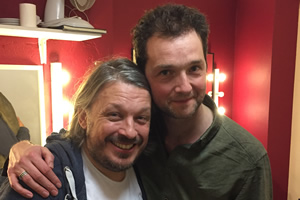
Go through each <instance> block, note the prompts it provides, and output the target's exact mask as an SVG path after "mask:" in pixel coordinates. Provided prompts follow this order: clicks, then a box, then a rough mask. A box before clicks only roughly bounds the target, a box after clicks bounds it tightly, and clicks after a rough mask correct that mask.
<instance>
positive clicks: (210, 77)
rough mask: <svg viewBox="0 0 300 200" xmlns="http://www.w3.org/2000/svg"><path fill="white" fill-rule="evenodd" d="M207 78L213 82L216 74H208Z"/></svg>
mask: <svg viewBox="0 0 300 200" xmlns="http://www.w3.org/2000/svg"><path fill="white" fill-rule="evenodd" d="M206 78H207V81H209V82H213V80H214V75H213V74H208V75H207V77H206Z"/></svg>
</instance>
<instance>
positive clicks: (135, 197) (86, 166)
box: [81, 150, 142, 200]
mask: <svg viewBox="0 0 300 200" xmlns="http://www.w3.org/2000/svg"><path fill="white" fill-rule="evenodd" d="M81 155H82V160H83V172H84V177H85V186H86V193H87V199H88V200H95V199H99V200H100V199H101V200H102V199H103V200H104V199H105V200H106V199H107V200H142V192H141V189H140V186H139V184H138V182H137V179H136V175H135V172H134V170H133V168H132V167H131V168H129V169H128V170H126V176H125V178H124V180H123V181H121V182H117V181H113V180H111V179H109V178H108V177H106V176H105V175H104V174H102V173H101V172H100V171H99V170H98V169H97V168H96V167H95V166H94V165H93V164H92V163H91V162H90V160H89V159H88V157H87V155H86V154H85V152H84V151H83V150H82V151H81Z"/></svg>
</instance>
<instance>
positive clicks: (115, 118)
mask: <svg viewBox="0 0 300 200" xmlns="http://www.w3.org/2000/svg"><path fill="white" fill-rule="evenodd" d="M107 118H108V120H110V121H118V120H120V119H121V118H122V116H121V114H120V113H118V112H110V113H107Z"/></svg>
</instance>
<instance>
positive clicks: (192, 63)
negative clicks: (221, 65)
mask: <svg viewBox="0 0 300 200" xmlns="http://www.w3.org/2000/svg"><path fill="white" fill-rule="evenodd" d="M195 64H199V65H204V66H206V62H205V61H204V60H202V59H201V60H193V61H191V62H189V63H185V64H184V65H195ZM172 67H176V65H172V64H166V65H165V64H161V65H157V66H156V67H155V68H156V69H168V68H172Z"/></svg>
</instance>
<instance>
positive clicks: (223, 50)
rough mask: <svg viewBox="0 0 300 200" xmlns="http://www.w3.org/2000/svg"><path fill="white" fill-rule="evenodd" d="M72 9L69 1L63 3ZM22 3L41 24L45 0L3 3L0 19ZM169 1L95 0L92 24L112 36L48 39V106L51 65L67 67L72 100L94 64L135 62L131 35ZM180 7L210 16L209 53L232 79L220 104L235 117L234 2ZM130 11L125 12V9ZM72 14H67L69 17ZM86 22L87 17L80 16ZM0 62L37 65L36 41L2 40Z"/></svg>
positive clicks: (182, 0) (190, 2) (184, 0)
mask: <svg viewBox="0 0 300 200" xmlns="http://www.w3.org/2000/svg"><path fill="white" fill-rule="evenodd" d="M65 1H66V4H67V5H68V6H71V5H70V3H69V1H68V0H65ZM22 2H29V3H34V4H36V5H37V15H39V16H40V17H41V18H42V19H43V15H44V7H45V4H46V0H44V1H42V0H31V1H30V0H28V1H24V0H11V1H5V2H4V4H5V5H4V6H1V7H0V17H14V18H18V16H19V14H18V5H19V3H22ZM167 2H169V1H166V0H154V1H146V2H141V1H138V0H131V1H121V0H116V1H95V4H94V6H93V7H92V8H91V9H89V10H87V11H86V14H87V15H88V17H89V19H90V23H91V24H92V25H93V26H94V27H96V28H103V29H107V31H108V34H107V35H104V36H103V38H100V39H95V40H90V41H85V42H72V41H56V40H49V41H48V43H47V45H48V63H47V64H46V65H44V73H45V97H46V105H50V103H51V94H50V81H51V80H50V71H49V70H50V66H49V63H50V62H62V64H63V68H64V69H66V70H68V71H69V72H70V73H71V77H72V79H71V82H70V83H69V84H68V85H67V86H66V87H65V88H64V95H65V96H66V97H68V98H70V97H71V96H72V94H73V93H74V92H75V90H76V86H77V84H76V83H77V82H78V79H79V78H80V77H81V76H82V75H83V74H84V73H85V71H86V69H87V68H88V66H90V65H91V64H92V63H93V61H94V60H98V59H103V58H106V57H111V56H112V55H118V56H125V57H128V58H130V57H131V47H132V46H131V35H130V30H131V29H132V27H133V26H134V25H135V23H136V22H137V21H138V19H139V18H140V17H141V16H142V14H143V13H144V10H146V9H150V8H153V7H155V6H157V5H159V4H163V3H167ZM174 2H176V3H185V4H187V5H189V6H194V7H197V8H199V9H200V10H201V11H202V12H203V13H205V14H206V15H207V18H208V20H209V22H210V28H211V34H210V38H209V39H210V41H209V51H210V52H213V53H214V54H215V65H216V67H218V68H220V69H221V71H223V72H225V73H227V76H228V79H227V80H226V82H225V83H224V84H223V85H221V86H220V88H221V90H222V91H224V92H225V97H224V98H222V99H221V100H220V105H223V106H224V107H225V108H226V109H227V112H226V114H227V115H228V116H231V107H232V106H231V101H232V100H231V98H232V95H231V94H232V81H233V80H232V73H231V72H232V71H233V47H234V42H233V41H234V26H235V24H234V23H233V22H234V21H235V0H230V1H226V2H225V1H219V0H211V1H205V0H201V1H197V2H195V1H193V0H176V1H174ZM124 8H126V9H124ZM69 11H70V9H69V8H66V9H65V15H68V13H69ZM81 16H82V17H83V18H84V15H81ZM0 44H1V46H0V62H1V63H7V64H39V62H40V61H39V54H38V48H37V45H38V44H37V39H29V38H15V37H3V36H0ZM46 113H47V116H46V120H47V123H46V126H47V133H48V134H49V133H50V132H51V131H52V129H51V127H52V124H51V108H50V107H49V106H48V107H47V110H46Z"/></svg>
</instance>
